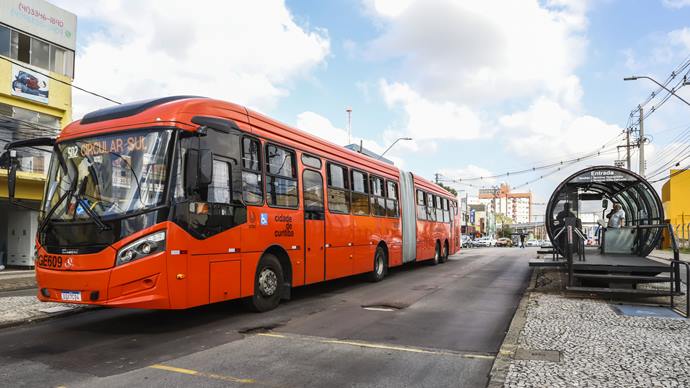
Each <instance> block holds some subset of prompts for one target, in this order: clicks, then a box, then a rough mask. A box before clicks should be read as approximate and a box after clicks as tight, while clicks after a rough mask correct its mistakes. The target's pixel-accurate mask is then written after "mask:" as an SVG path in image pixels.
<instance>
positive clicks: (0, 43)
mask: <svg viewBox="0 0 690 388" xmlns="http://www.w3.org/2000/svg"><path fill="white" fill-rule="evenodd" d="M10 35H11V33H10V29H9V28H7V27H5V26H0V55H4V56H6V57H9V56H10Z"/></svg>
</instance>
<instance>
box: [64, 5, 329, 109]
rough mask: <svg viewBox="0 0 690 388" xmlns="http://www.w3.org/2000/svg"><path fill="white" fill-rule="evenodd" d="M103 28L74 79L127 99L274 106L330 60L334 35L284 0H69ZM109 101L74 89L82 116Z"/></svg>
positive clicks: (81, 54)
mask: <svg viewBox="0 0 690 388" xmlns="http://www.w3.org/2000/svg"><path fill="white" fill-rule="evenodd" d="M60 4H61V5H62V6H65V8H67V9H70V10H74V11H76V12H77V13H78V16H79V18H80V20H81V21H82V22H83V21H84V20H88V21H89V22H91V23H94V24H97V25H99V26H101V27H102V28H101V30H100V31H99V32H96V33H92V34H91V35H89V36H86V37H85V44H83V46H80V47H79V50H78V52H77V59H76V66H75V68H76V69H75V72H76V77H75V84H76V85H82V86H84V87H87V88H89V89H93V90H95V91H99V92H101V93H102V94H105V95H107V96H110V97H112V98H114V99H118V100H121V101H132V100H137V99H143V98H150V97H158V96H165V95H173V94H194V95H204V96H209V97H215V98H220V99H225V100H230V101H233V102H238V103H241V104H247V105H251V106H252V107H254V108H257V109H260V110H261V109H269V108H270V107H271V106H272V105H273V104H275V102H276V100H277V99H279V98H281V97H284V96H287V95H288V94H289V93H290V92H289V88H290V84H291V82H293V81H294V80H296V79H299V78H300V77H305V76H307V75H308V74H309V72H310V71H312V70H313V69H314V68H315V67H317V66H319V65H321V64H323V63H324V61H325V59H326V58H327V56H328V54H329V51H330V40H329V37H328V33H327V32H326V31H325V30H323V29H319V28H309V27H308V26H299V25H297V24H296V23H295V21H294V18H293V16H292V15H291V14H290V11H289V10H288V9H287V7H286V5H285V4H284V3H283V1H280V0H274V1H270V2H268V4H267V2H251V1H250V2H200V1H196V2H189V1H182V0H175V1H163V0H157V1H146V2H139V1H134V0H122V1H109V2H103V3H99V4H98V6H93V7H85V6H84V5H83V3H82V2H74V1H63V2H61V3H60ZM104 104H107V103H104V102H103V101H99V100H95V99H94V98H93V97H87V96H85V95H84V94H82V93H78V92H75V117H79V116H80V115H81V114H83V113H85V112H86V111H88V110H91V109H93V108H96V107H101V106H104Z"/></svg>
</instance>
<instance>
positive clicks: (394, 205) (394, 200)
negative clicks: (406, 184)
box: [386, 181, 400, 218]
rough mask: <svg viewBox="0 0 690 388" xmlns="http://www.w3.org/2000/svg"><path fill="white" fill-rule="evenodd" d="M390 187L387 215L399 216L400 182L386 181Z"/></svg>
mask: <svg viewBox="0 0 690 388" xmlns="http://www.w3.org/2000/svg"><path fill="white" fill-rule="evenodd" d="M386 186H387V188H388V197H387V199H386V215H387V216H388V217H394V218H398V217H399V216H400V214H399V210H398V184H397V183H395V182H391V181H386Z"/></svg>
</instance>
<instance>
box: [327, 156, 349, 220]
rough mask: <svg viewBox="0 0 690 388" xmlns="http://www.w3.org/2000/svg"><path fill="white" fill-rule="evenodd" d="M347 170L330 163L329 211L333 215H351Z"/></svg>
mask: <svg viewBox="0 0 690 388" xmlns="http://www.w3.org/2000/svg"><path fill="white" fill-rule="evenodd" d="M347 187H348V184H347V169H346V168H345V167H342V166H338V165H337V164H332V163H328V210H330V211H331V212H332V213H343V214H349V213H350V190H348V188H347Z"/></svg>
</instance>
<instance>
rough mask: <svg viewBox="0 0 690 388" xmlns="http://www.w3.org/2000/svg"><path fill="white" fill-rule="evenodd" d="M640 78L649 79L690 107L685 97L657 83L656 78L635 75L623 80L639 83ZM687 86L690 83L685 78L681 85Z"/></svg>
mask: <svg viewBox="0 0 690 388" xmlns="http://www.w3.org/2000/svg"><path fill="white" fill-rule="evenodd" d="M640 78H646V79H648V80H650V81H652V82H654V83H655V84H657V85H659V87H661V88H662V89H664V90H666V91H667V92H669V93H671V94H672V95H674V96H675V97H676V98H678V99H679V100H681V101H683V102H684V103H685V104H686V105H688V106H690V102H687V101H686V100H685V99H684V98H683V97H681V96H679V95H677V94H676V93H675V92H674V91H673V90H671V89H669V88H667V87H666V86H664V85H662V84H660V83H659V82H657V81H656V80H655V79H654V78H652V77H648V76H646V75H634V76H632V77H625V78H623V81H637V80H638V79H640ZM687 85H690V81H688V80H687V79H685V78H683V83H682V84H681V86H687Z"/></svg>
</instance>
